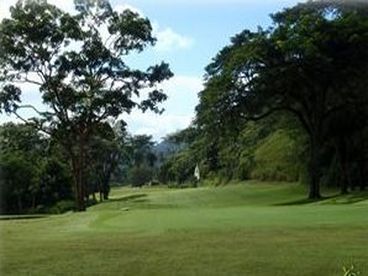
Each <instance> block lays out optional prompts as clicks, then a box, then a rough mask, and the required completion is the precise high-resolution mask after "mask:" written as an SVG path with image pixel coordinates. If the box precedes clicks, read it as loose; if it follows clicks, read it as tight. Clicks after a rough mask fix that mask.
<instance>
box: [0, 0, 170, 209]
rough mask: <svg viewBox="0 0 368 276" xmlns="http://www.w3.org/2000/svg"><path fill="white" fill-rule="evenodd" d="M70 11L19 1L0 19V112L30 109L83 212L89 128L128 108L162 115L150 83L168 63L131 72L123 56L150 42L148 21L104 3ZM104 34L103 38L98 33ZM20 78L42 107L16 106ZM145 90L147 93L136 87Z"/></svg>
mask: <svg viewBox="0 0 368 276" xmlns="http://www.w3.org/2000/svg"><path fill="white" fill-rule="evenodd" d="M75 7H76V10H77V13H76V14H75V15H71V14H68V13H65V12H63V11H61V10H60V9H58V8H57V7H55V6H53V5H50V4H48V3H47V2H46V1H45V0H36V1H35V0H26V1H19V2H18V3H17V4H16V5H15V6H14V7H12V8H11V18H10V19H4V20H3V21H2V22H1V24H0V64H1V66H0V81H1V84H0V110H1V111H2V112H6V113H13V114H15V115H16V116H18V117H19V118H20V119H21V120H23V121H25V122H27V123H29V121H30V120H27V119H26V118H23V117H22V116H21V115H20V113H19V111H20V110H21V109H31V110H33V111H34V112H35V113H36V114H37V119H31V121H33V122H34V123H35V124H36V125H37V128H38V129H39V130H42V131H44V132H46V133H48V134H49V135H52V136H53V137H54V139H56V140H57V141H58V142H59V143H60V144H61V145H62V146H63V148H64V150H65V151H66V152H67V154H68V158H69V160H70V164H71V169H72V175H73V179H74V192H75V199H76V205H77V210H78V211H83V210H85V196H86V183H85V181H86V177H85V175H86V168H87V164H86V156H87V151H88V149H87V147H88V144H89V142H90V139H91V136H92V133H93V131H94V129H95V128H96V127H97V126H98V125H100V124H101V123H103V122H106V121H108V120H110V119H116V118H117V117H118V116H119V115H120V114H121V113H129V112H130V111H131V110H132V109H133V108H135V107H136V108H140V109H142V110H143V111H145V110H147V109H150V110H153V111H154V112H161V110H160V109H159V108H158V107H157V104H158V103H160V102H162V101H164V100H165V99H166V95H165V94H164V93H163V92H162V91H161V90H158V89H156V84H157V83H159V82H161V81H163V80H165V79H168V78H169V77H171V76H172V73H171V71H170V70H169V67H168V64H166V63H161V64H159V65H154V66H150V67H149V68H148V69H147V70H146V71H141V70H137V69H132V68H130V67H129V65H128V64H127V63H126V62H125V61H124V58H125V57H126V56H127V55H129V54H130V53H132V52H136V53H137V52H138V53H139V52H141V51H143V49H144V48H145V47H146V46H148V45H153V44H154V43H155V38H153V37H152V27H151V24H150V22H149V20H148V19H147V18H142V17H141V16H139V15H138V14H137V13H134V12H132V11H130V10H125V11H124V12H123V13H118V12H116V11H114V10H113V9H112V7H111V5H110V4H109V2H108V1H107V0H88V1H84V0H76V1H75ZM104 33H105V34H107V36H106V37H105V36H103V35H102V34H104ZM19 83H31V84H34V85H37V86H38V87H39V92H40V93H41V96H42V99H43V103H44V105H45V106H46V107H47V110H45V111H40V110H37V109H36V108H35V107H34V106H32V105H29V104H27V103H21V100H20V97H21V92H22V91H21V89H20V88H19V87H18V86H17V84H19ZM143 88H148V89H150V90H151V92H149V93H148V97H147V98H145V99H141V100H139V99H140V97H139V96H140V91H141V89H143Z"/></svg>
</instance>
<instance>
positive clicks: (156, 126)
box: [122, 75, 203, 141]
mask: <svg viewBox="0 0 368 276" xmlns="http://www.w3.org/2000/svg"><path fill="white" fill-rule="evenodd" d="M160 88H162V89H163V90H164V92H165V93H166V94H167V95H168V97H169V98H168V100H167V101H166V102H165V103H164V104H163V105H162V107H164V108H165V109H166V111H165V112H164V113H163V114H162V115H157V114H154V113H152V112H148V111H147V112H146V113H141V112H140V111H138V110H134V111H133V112H132V114H130V115H123V116H122V118H123V119H124V120H126V122H127V123H128V130H129V131H130V132H131V133H133V134H149V135H152V136H153V137H154V139H155V140H157V141H159V140H160V139H161V138H162V137H165V136H166V135H167V134H169V133H173V132H175V131H177V130H180V129H184V128H186V127H188V126H189V124H190V122H191V121H192V120H193V118H194V116H195V113H194V107H195V106H196V105H197V104H198V92H199V91H201V90H202V89H203V84H202V79H201V78H200V77H196V76H184V75H181V76H174V77H173V78H171V79H170V80H168V81H166V82H164V83H163V84H162V85H160Z"/></svg>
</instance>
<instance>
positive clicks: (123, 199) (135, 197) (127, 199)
mask: <svg viewBox="0 0 368 276" xmlns="http://www.w3.org/2000/svg"><path fill="white" fill-rule="evenodd" d="M145 197H147V194H135V195H128V196H123V197H119V198H112V199H109V200H108V201H105V202H145V201H147V199H143V198H145Z"/></svg>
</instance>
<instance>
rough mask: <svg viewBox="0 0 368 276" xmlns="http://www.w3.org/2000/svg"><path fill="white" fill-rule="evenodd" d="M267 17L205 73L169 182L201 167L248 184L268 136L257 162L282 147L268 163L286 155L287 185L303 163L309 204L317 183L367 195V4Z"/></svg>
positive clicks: (333, 4)
mask: <svg viewBox="0 0 368 276" xmlns="http://www.w3.org/2000/svg"><path fill="white" fill-rule="evenodd" d="M271 17H272V20H273V24H272V26H271V27H269V28H268V29H262V28H258V30H257V31H255V32H254V31H250V30H244V31H243V32H241V33H240V34H238V35H236V36H235V37H233V38H232V39H231V44H230V45H229V46H226V47H224V48H223V49H222V50H221V51H220V52H219V53H218V54H217V56H216V57H215V58H214V59H213V61H212V62H211V64H209V65H208V66H207V68H206V75H205V89H204V90H203V91H202V92H201V93H200V103H199V105H198V106H197V107H196V111H197V116H196V119H195V121H194V123H193V125H192V126H191V127H190V128H189V129H187V130H185V131H184V132H182V133H181V134H180V135H182V136H184V137H185V136H186V134H187V133H193V134H194V136H192V138H191V141H190V146H189V147H188V148H187V149H186V150H185V151H183V152H181V153H180V154H178V155H176V156H175V157H174V158H173V159H171V161H170V162H171V163H170V162H169V163H167V165H166V166H167V169H166V171H167V174H168V175H169V176H170V173H171V176H170V177H171V179H176V180H179V181H183V180H184V179H188V178H189V177H190V175H191V173H192V171H193V170H194V166H195V164H196V163H201V164H202V171H204V172H208V173H209V175H211V173H212V174H215V175H226V174H227V176H228V178H233V177H234V178H236V177H237V178H246V177H249V169H250V170H251V171H253V172H254V170H255V167H256V166H257V164H254V163H259V162H260V161H262V158H261V160H259V159H258V160H257V159H256V156H257V154H258V155H260V152H259V151H260V150H259V146H260V145H259V144H260V143H261V142H262V141H263V142H265V141H264V140H263V139H264V138H266V137H269V138H268V139H269V140H268V148H267V147H266V148H265V146H264V145H263V149H264V154H263V155H264V156H266V155H267V154H268V153H270V155H272V151H274V150H275V148H277V147H280V146H282V145H283V142H282V141H284V147H283V148H281V149H280V150H279V151H276V152H277V154H276V155H275V158H273V162H274V163H275V160H276V159H277V158H279V159H280V155H282V154H284V155H285V152H284V151H288V154H290V153H292V156H293V158H292V156H287V155H285V156H284V158H281V159H283V160H284V161H285V160H287V159H288V158H289V163H290V164H286V168H288V172H287V173H286V177H291V178H295V177H293V176H292V175H293V174H294V175H295V173H293V171H295V164H296V165H298V164H301V168H303V167H304V168H305V170H304V171H305V179H306V181H307V182H308V183H309V198H311V199H314V198H319V197H321V193H320V183H321V181H322V182H323V181H325V182H329V183H333V184H335V185H336V184H338V185H339V186H340V187H341V192H342V193H347V192H348V188H349V187H355V186H360V187H361V188H362V189H363V188H364V187H365V186H366V185H367V180H366V177H367V175H366V174H367V173H366V172H367V171H368V147H367V142H366V138H367V137H368V136H367V134H368V132H367V131H368V126H367V125H368V121H367V120H368V91H367V87H368V83H367V81H368V75H367V74H368V70H367V69H368V4H367V3H364V2H358V1H356V2H353V1H309V2H307V3H304V4H298V5H297V6H295V7H292V8H288V9H285V10H283V11H281V12H278V13H276V14H273V15H272V16H271ZM265 120H266V121H265ZM281 130H286V132H285V131H284V132H282V131H281ZM280 131H281V132H280ZM180 135H179V136H180ZM272 139H276V140H277V142H276V143H274V144H273V145H272ZM266 142H267V141H266ZM261 144H262V143H261ZM263 144H264V143H263ZM287 144H288V145H287ZM257 149H258V152H256V151H257ZM261 152H262V151H261ZM261 155H262V154H261ZM266 159H267V157H266ZM293 159H294V160H293ZM300 160H301V161H300ZM276 163H277V162H276ZM292 163H294V166H292ZM180 164H182V166H183V168H178V166H180ZM258 166H259V164H258ZM284 167H285V166H284ZM235 168H236V169H235ZM239 169H240V171H239ZM284 169H285V168H284ZM236 170H237V172H236ZM282 170H283V168H282V166H281V167H279V168H274V169H273V171H274V172H275V173H276V175H275V176H270V177H269V178H271V179H272V178H273V179H275V178H276V179H277V177H278V176H277V174H280V172H282ZM173 172H175V173H176V174H177V175H176V176H174V175H172V173H173ZM327 179H328V180H327Z"/></svg>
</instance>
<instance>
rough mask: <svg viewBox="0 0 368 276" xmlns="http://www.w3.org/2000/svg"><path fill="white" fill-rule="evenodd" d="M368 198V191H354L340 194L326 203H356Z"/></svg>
mask: <svg viewBox="0 0 368 276" xmlns="http://www.w3.org/2000/svg"><path fill="white" fill-rule="evenodd" d="M366 200H368V192H367V191H363V192H352V193H350V194H346V195H338V196H336V197H334V198H333V199H331V200H328V201H326V202H324V204H354V203H358V202H362V201H366Z"/></svg>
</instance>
